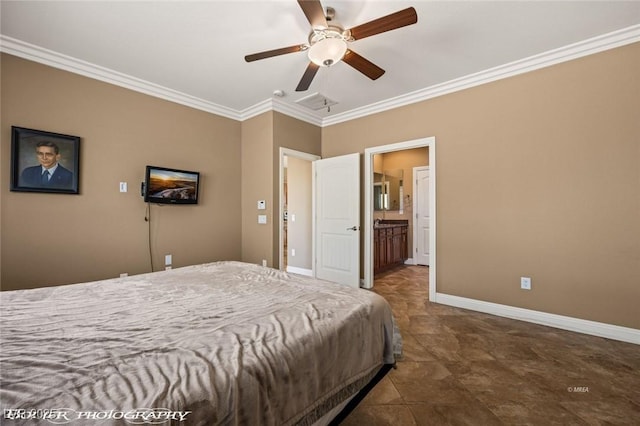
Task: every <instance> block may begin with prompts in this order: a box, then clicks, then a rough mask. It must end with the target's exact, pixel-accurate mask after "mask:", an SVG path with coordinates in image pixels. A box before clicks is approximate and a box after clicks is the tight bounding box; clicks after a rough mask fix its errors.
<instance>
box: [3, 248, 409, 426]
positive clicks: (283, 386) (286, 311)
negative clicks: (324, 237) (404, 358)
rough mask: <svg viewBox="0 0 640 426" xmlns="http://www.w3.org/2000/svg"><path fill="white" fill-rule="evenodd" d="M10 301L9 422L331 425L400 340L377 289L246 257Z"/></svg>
mask: <svg viewBox="0 0 640 426" xmlns="http://www.w3.org/2000/svg"><path fill="white" fill-rule="evenodd" d="M0 306H1V310H0V318H1V328H0V330H1V340H0V349H1V352H0V404H1V408H2V420H0V423H2V424H6V425H13V424H16V425H17V424H29V425H34V424H35V425H37V424H42V425H45V424H46V425H51V424H62V423H70V422H75V424H83V425H85V424H99V425H101V426H102V425H120V424H160V423H162V424H176V425H278V426H280V425H312V424H326V423H328V422H329V421H331V420H332V418H334V416H335V415H336V414H337V412H338V411H339V410H340V409H341V408H342V406H344V405H345V404H346V402H347V401H349V399H350V398H352V397H353V396H354V395H357V394H358V392H359V391H360V390H361V389H363V388H365V389H366V388H367V385H368V384H369V387H370V386H371V383H375V381H376V380H378V379H379V378H380V374H384V372H385V371H386V370H387V369H388V367H389V366H391V365H393V364H394V363H395V358H396V357H397V356H399V354H400V352H401V338H400V335H399V333H398V330H397V327H395V324H394V321H393V316H392V314H391V308H390V307H389V305H388V304H387V302H386V301H385V300H384V299H383V298H382V297H380V296H378V295H376V294H375V293H373V292H370V291H367V290H362V289H352V288H348V287H345V286H341V285H338V284H334V283H329V282H326V281H319V280H315V279H312V278H309V277H303V276H298V275H295V274H288V273H286V272H282V271H278V270H275V269H271V268H265V267H262V266H257V265H252V264H247V263H241V262H230V261H229V262H214V263H208V264H203V265H194V266H188V267H183V268H176V269H173V270H170V271H163V272H156V273H150V274H141V275H136V276H130V277H124V278H119V279H111V280H104V281H95V282H90V283H82V284H72V285H65V286H57V287H45V288H39V289H32V290H18V291H8V292H0ZM360 395H361V394H360ZM357 399H358V397H356V398H355V400H356V401H357ZM352 403H353V402H352Z"/></svg>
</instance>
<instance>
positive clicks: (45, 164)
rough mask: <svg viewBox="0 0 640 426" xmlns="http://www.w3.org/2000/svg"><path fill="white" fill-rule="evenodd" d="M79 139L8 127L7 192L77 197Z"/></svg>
mask: <svg viewBox="0 0 640 426" xmlns="http://www.w3.org/2000/svg"><path fill="white" fill-rule="evenodd" d="M79 174H80V137H78V136H71V135H63V134H60V133H51V132H45V131H42V130H34V129H25V128H23V127H16V126H11V191H23V192H50V193H59V194H79V193H80V191H79V187H78V182H79Z"/></svg>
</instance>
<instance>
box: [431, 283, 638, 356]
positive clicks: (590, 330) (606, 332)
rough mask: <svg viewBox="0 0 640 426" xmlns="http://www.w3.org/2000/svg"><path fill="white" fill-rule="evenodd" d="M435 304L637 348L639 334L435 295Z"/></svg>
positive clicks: (635, 331)
mask: <svg viewBox="0 0 640 426" xmlns="http://www.w3.org/2000/svg"><path fill="white" fill-rule="evenodd" d="M435 302H436V303H442V304H443V305H449V306H455V307H458V308H464V309H470V310H472V311H478V312H484V313H487V314H492V315H498V316H501V317H507V318H513V319H517V320H521V321H527V322H532V323H535V324H542V325H546V326H549V327H555V328H561V329H563V330H569V331H575V332H578V333H584V334H590V335H592V336H599V337H605V338H607V339H613V340H620V341H622V342H628V343H634V344H636V345H640V330H638V329H635V328H628V327H621V326H618V325H611V324H606V323H602V322H596V321H589V320H583V319H579V318H572V317H566V316H563V315H556V314H549V313H546V312H540V311H533V310H531V309H524V308H517V307H514V306H508V305H500V304H498V303H491V302H484V301H482V300H475V299H468V298H466V297H460V296H452V295H449V294H443V293H436V300H435Z"/></svg>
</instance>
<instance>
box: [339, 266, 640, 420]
mask: <svg viewBox="0 0 640 426" xmlns="http://www.w3.org/2000/svg"><path fill="white" fill-rule="evenodd" d="M427 280H428V269H427V267H420V266H406V267H401V268H399V269H396V270H393V271H390V272H387V273H385V274H383V275H381V276H380V277H376V282H375V288H374V291H376V292H377V293H379V294H381V295H382V296H384V297H385V298H386V299H387V300H388V301H389V303H390V304H391V306H392V309H393V311H394V315H395V316H396V319H397V321H398V324H399V326H400V330H401V333H402V336H403V340H404V357H403V359H402V360H401V361H400V362H398V368H397V369H396V370H391V372H390V373H389V374H388V375H387V376H386V377H385V378H384V379H383V380H382V381H381V382H380V383H379V384H378V385H377V386H376V387H375V388H374V389H373V390H372V391H371V393H370V394H369V395H368V396H367V397H366V398H365V399H364V400H363V401H362V402H361V403H360V405H359V406H358V407H357V408H356V409H355V410H354V411H353V412H352V413H351V414H350V415H349V417H348V418H347V419H346V420H345V421H344V422H343V423H342V425H344V426H349V425H353V426H356V425H357V426H378V425H393V426H408V425H483V426H484V425H545V426H546V425H640V346H638V345H633V344H630V343H623V342H619V341H615V340H608V339H603V338H600V337H594V336H588V335H583V334H579V333H573V332H569V331H564V330H560V329H555V328H550V327H545V326H540V325H536V324H531V323H527V322H522V321H517V320H511V319H506V318H501V317H497V316H492V315H488V314H483V313H478V312H473V311H468V310H464V309H459V308H454V307H450V306H445V305H438V304H434V303H430V302H428V301H427V299H428V286H427ZM639 312H640V311H639Z"/></svg>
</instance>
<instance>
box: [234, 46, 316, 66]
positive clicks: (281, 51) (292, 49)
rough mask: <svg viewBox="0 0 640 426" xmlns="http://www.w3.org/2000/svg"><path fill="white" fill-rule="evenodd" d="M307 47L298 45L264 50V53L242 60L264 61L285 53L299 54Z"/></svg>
mask: <svg viewBox="0 0 640 426" xmlns="http://www.w3.org/2000/svg"><path fill="white" fill-rule="evenodd" d="M306 49H307V46H306V45H304V44H299V45H297V46H289V47H283V48H280V49H274V50H266V51H264V52H259V53H254V54H251V55H247V56H245V57H244V60H245V61H247V62H253V61H257V60H258V59H266V58H271V57H272V56H278V55H284V54H287V53H295V52H301V51H303V50H306Z"/></svg>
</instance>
